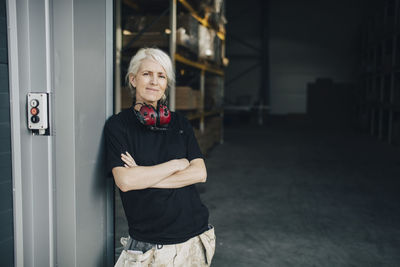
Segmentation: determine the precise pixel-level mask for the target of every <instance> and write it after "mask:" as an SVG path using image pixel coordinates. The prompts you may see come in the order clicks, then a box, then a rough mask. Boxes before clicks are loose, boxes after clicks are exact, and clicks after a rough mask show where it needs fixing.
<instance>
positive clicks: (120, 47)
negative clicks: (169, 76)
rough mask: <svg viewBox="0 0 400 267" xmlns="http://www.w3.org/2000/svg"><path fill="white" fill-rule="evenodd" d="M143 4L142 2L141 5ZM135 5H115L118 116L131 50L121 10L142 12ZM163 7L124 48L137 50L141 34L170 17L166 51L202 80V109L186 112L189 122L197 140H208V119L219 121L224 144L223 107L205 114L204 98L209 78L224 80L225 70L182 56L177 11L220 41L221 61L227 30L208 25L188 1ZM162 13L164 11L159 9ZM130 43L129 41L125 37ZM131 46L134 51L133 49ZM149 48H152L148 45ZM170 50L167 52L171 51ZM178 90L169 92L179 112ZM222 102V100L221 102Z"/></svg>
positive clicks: (172, 105)
mask: <svg viewBox="0 0 400 267" xmlns="http://www.w3.org/2000/svg"><path fill="white" fill-rule="evenodd" d="M139 2H140V1H139ZM139 2H138V3H136V2H135V1H133V0H117V1H116V6H117V8H116V75H115V77H116V79H115V82H116V83H115V86H116V88H115V89H116V90H115V91H116V92H115V107H116V108H115V112H119V111H120V110H121V109H122V108H124V107H123V104H122V101H121V99H122V98H123V96H122V94H121V90H122V88H121V85H122V81H121V62H122V60H123V52H124V50H127V49H129V47H124V42H123V37H125V36H123V31H124V29H122V28H123V25H121V24H122V23H121V9H120V6H121V4H122V3H123V4H124V5H125V6H129V7H130V8H133V9H136V10H139V8H140V5H139V4H140V3H139ZM167 5H168V4H166V5H165V6H164V5H163V7H162V9H165V10H164V11H162V12H160V14H161V15H157V18H155V19H154V20H153V21H152V22H151V23H149V25H146V27H145V28H144V29H143V30H141V31H140V32H139V33H137V35H136V36H130V37H129V38H130V39H129V42H125V45H127V46H132V45H133V46H134V45H135V44H134V42H135V40H137V39H139V38H140V36H141V35H142V34H144V33H145V31H146V30H147V29H148V28H150V27H151V25H153V24H156V23H157V21H158V20H159V19H160V18H161V17H164V18H165V16H168V13H169V30H170V33H169V42H168V44H167V46H168V48H167V47H164V49H165V48H167V49H168V50H169V54H170V56H171V59H172V61H173V63H174V67H176V66H177V63H179V65H180V66H188V67H190V68H192V69H193V70H197V71H198V75H199V76H198V78H199V86H198V87H197V86H196V88H198V89H199V91H200V105H199V109H198V110H196V111H194V110H192V111H190V112H189V111H188V112H185V114H186V116H187V118H188V119H189V120H191V121H192V124H193V125H195V126H198V129H199V130H198V131H197V130H196V131H197V134H198V138H207V136H206V135H207V132H208V131H207V123H208V119H210V120H211V118H212V117H218V116H219V117H220V121H221V125H220V130H221V134H220V138H219V140H218V141H219V142H220V143H222V142H223V115H224V112H223V109H222V107H214V108H213V109H212V110H206V109H205V97H206V88H205V87H206V83H207V78H208V77H211V76H217V77H220V78H221V79H223V78H224V70H223V67H220V66H216V65H213V64H211V63H209V62H206V61H205V62H202V61H196V60H193V59H192V58H188V57H185V56H184V55H183V54H181V53H179V49H178V48H177V41H176V38H177V25H178V21H177V20H178V16H177V11H178V10H180V11H181V12H183V11H184V12H185V13H186V12H187V14H190V15H191V16H192V17H193V18H194V19H195V20H196V21H197V22H198V23H199V24H201V25H202V26H204V27H206V28H208V29H211V30H212V31H214V32H215V34H216V37H215V38H219V39H220V40H221V42H220V43H221V47H220V49H221V50H220V52H221V58H225V30H224V29H217V28H213V26H212V25H210V24H209V23H208V19H207V15H205V16H204V17H202V16H201V15H200V12H198V11H196V10H195V8H194V7H192V6H191V4H190V3H189V2H188V1H186V0H170V1H169V6H167ZM160 10H161V8H160ZM126 38H127V39H126V40H128V37H126ZM133 46H132V47H133ZM148 46H152V45H151V44H149V45H148ZM168 50H167V51H168ZM220 84H221V88H220V90H221V98H223V90H224V88H223V82H221V83H220ZM175 101H176V88H175V86H173V87H172V88H170V91H169V107H170V109H171V110H172V111H175V110H176V102H175ZM221 101H222V100H221ZM196 128H197V127H196Z"/></svg>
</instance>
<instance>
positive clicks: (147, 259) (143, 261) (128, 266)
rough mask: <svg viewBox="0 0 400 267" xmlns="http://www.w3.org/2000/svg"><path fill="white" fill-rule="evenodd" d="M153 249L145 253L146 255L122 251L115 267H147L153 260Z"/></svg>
mask: <svg viewBox="0 0 400 267" xmlns="http://www.w3.org/2000/svg"><path fill="white" fill-rule="evenodd" d="M153 255H154V248H152V249H151V250H149V251H147V252H146V253H140V252H138V251H132V250H123V251H122V253H121V256H119V258H118V261H117V263H116V264H115V267H133V266H137V267H147V266H149V265H150V263H151V262H152V260H153Z"/></svg>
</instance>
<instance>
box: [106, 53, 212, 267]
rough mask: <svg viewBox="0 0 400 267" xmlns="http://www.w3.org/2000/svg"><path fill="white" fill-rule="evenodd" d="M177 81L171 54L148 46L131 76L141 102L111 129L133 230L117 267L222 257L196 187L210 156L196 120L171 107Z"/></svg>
mask: <svg viewBox="0 0 400 267" xmlns="http://www.w3.org/2000/svg"><path fill="white" fill-rule="evenodd" d="M174 79H175V75H174V72H173V67H172V63H171V59H170V58H169V56H168V55H167V54H165V53H164V52H163V51H161V50H159V49H154V48H145V49H140V50H139V51H138V52H137V53H136V55H135V56H133V57H132V59H131V62H130V65H129V69H128V73H127V75H126V81H127V83H128V86H129V88H130V89H131V92H132V95H133V98H134V101H133V103H134V105H133V106H132V107H131V108H130V109H127V110H124V111H121V112H120V113H119V114H117V115H113V116H112V117H111V118H110V119H109V120H108V121H107V122H106V125H105V136H106V142H107V147H106V150H107V169H108V171H111V172H112V174H113V176H114V180H115V183H116V185H117V186H118V188H119V189H120V196H121V199H122V204H123V207H124V210H125V214H126V217H127V220H128V225H129V238H127V239H123V238H122V239H121V243H123V245H124V248H125V249H124V251H123V252H122V254H121V256H120V258H119V259H118V262H117V264H116V266H129V265H130V263H132V265H135V264H136V265H135V266H138V265H137V264H138V263H139V262H140V264H141V265H139V266H209V265H210V263H211V259H212V257H213V255H214V249H215V235H214V229H213V228H212V227H211V226H209V224H208V210H207V208H206V207H205V206H204V205H203V204H202V203H201V200H200V198H199V194H198V192H197V190H196V187H195V184H196V183H204V182H205V181H206V177H207V171H206V167H205V164H204V160H203V155H202V153H201V151H200V148H199V146H198V143H197V141H196V138H195V136H194V132H193V129H192V127H191V125H190V123H189V122H188V120H186V119H185V118H184V117H183V116H182V115H180V114H179V113H175V112H169V111H168V110H167V108H166V106H164V104H165V100H166V92H167V89H168V87H170V86H171V85H173V84H174ZM153 115H155V117H154V116H153ZM152 116H153V117H152ZM154 118H157V120H156V121H157V123H156V124H153V125H148V124H147V123H148V122H149V120H150V121H151V119H154ZM162 120H163V121H164V124H162V123H160V122H161V121H162Z"/></svg>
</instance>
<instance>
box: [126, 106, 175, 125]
mask: <svg viewBox="0 0 400 267" xmlns="http://www.w3.org/2000/svg"><path fill="white" fill-rule="evenodd" d="M136 105H141V107H140V109H139V111H137V110H136V109H135V106H136ZM133 110H134V111H135V114H136V117H137V118H138V119H139V121H140V122H141V123H142V124H143V125H144V126H146V127H147V128H149V129H150V130H153V131H165V130H167V126H168V124H169V122H170V121H171V112H170V111H169V109H168V107H167V106H166V105H163V104H158V106H157V109H156V108H154V107H153V106H152V105H148V104H146V103H136V104H134V109H133Z"/></svg>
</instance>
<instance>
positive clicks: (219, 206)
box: [199, 121, 400, 267]
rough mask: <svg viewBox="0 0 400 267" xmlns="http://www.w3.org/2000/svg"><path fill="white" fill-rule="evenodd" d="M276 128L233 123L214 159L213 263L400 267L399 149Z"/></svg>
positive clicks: (357, 136) (324, 132) (371, 140)
mask: <svg viewBox="0 0 400 267" xmlns="http://www.w3.org/2000/svg"><path fill="white" fill-rule="evenodd" d="M267 123H268V126H266V127H262V128H260V127H256V126H249V127H248V128H246V127H244V126H241V127H226V128H225V143H224V144H223V145H219V146H217V147H215V148H214V149H213V150H212V151H211V152H210V153H209V156H208V158H207V159H206V165H207V169H208V181H207V183H206V184H205V185H201V186H199V190H200V192H201V197H202V199H203V201H204V202H205V204H206V205H207V206H208V207H209V209H210V213H211V216H210V222H211V223H213V224H214V226H215V229H216V234H217V249H216V254H215V257H214V260H213V265H212V266H215V267H224V266H229V267H232V266H277V267H285V266H291V267H292V266H296V267H300V266H307V267H311V266H334V267H336V266H363V267H367V266H371V267H372V266H373V267H376V266H400V194H399V191H400V190H399V188H400V187H399V186H400V152H399V151H400V150H399V146H397V147H396V146H391V145H388V144H387V143H385V142H381V141H378V140H377V138H375V137H371V136H369V135H368V134H364V133H358V132H355V131H352V130H345V129H341V130H340V129H326V128H325V129H323V128H319V127H312V126H311V125H310V124H304V123H299V122H290V121H275V122H270V123H269V122H267Z"/></svg>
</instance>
